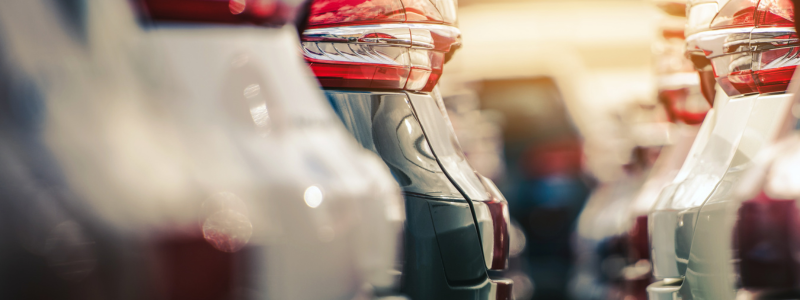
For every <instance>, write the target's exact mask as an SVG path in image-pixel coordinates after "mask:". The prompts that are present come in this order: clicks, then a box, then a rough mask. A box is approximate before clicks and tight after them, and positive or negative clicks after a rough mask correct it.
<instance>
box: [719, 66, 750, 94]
mask: <svg viewBox="0 0 800 300" xmlns="http://www.w3.org/2000/svg"><path fill="white" fill-rule="evenodd" d="M717 83H718V84H719V86H720V87H721V88H722V90H723V91H725V93H726V94H728V96H738V95H745V94H753V93H758V88H757V87H756V82H755V80H753V71H750V70H746V71H735V72H731V73H729V74H728V76H724V77H719V78H717Z"/></svg>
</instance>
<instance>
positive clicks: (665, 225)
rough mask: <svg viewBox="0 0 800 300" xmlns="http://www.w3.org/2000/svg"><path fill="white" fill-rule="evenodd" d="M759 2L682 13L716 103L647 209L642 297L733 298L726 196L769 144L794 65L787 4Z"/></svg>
mask: <svg viewBox="0 0 800 300" xmlns="http://www.w3.org/2000/svg"><path fill="white" fill-rule="evenodd" d="M761 2H762V3H761V4H759V1H749V0H748V1H721V2H720V3H717V2H715V1H710V2H709V1H706V2H701V1H696V2H692V3H690V7H689V8H688V9H687V11H688V12H689V16H688V17H689V21H688V24H687V38H686V39H687V50H688V51H689V54H690V55H692V56H698V55H702V56H704V57H705V58H706V59H707V61H706V63H707V64H708V66H710V67H712V68H713V70H714V75H715V77H716V80H717V83H718V90H717V93H716V94H717V99H716V101H715V103H714V109H713V111H714V113H713V117H707V118H706V120H705V122H704V124H703V125H702V128H701V131H700V133H699V134H698V138H697V139H696V140H695V143H694V145H693V146H692V147H693V150H692V151H698V152H697V153H699V155H698V156H697V158H696V159H694V160H688V161H687V162H686V163H684V165H683V166H682V168H681V171H680V172H679V174H678V176H677V177H676V180H675V181H673V185H671V186H669V187H667V188H665V189H664V190H663V191H662V192H661V194H660V196H659V200H658V202H657V203H656V205H655V206H654V207H653V209H652V210H651V212H650V215H649V218H650V220H649V222H650V223H649V231H650V242H651V244H650V245H651V250H652V257H653V267H654V275H655V277H656V279H657V280H659V281H658V282H656V283H654V284H652V285H651V286H649V287H648V292H649V298H650V299H674V297H684V298H686V297H690V298H694V299H731V298H733V297H735V295H736V288H735V285H734V281H735V280H736V279H735V277H736V276H737V274H736V273H735V272H733V271H732V270H733V267H732V264H733V261H732V257H731V256H730V255H729V254H730V251H731V250H730V247H731V245H732V244H731V243H730V238H731V232H730V231H726V230H724V229H723V228H725V227H726V226H728V224H727V223H726V222H728V221H729V220H725V219H724V218H722V217H721V212H722V211H724V210H722V209H721V208H722V207H725V206H727V205H728V203H730V201H733V194H732V191H733V190H734V189H735V187H737V186H738V185H740V184H742V180H743V179H742V174H743V171H744V170H745V169H747V168H748V167H749V166H750V165H751V164H752V161H753V158H754V157H756V156H757V155H758V154H759V153H760V152H762V151H763V149H764V147H765V146H766V145H767V144H769V143H771V141H774V140H775V138H776V135H777V133H778V132H779V129H780V128H781V127H782V125H783V123H784V118H783V116H785V115H786V114H787V113H788V112H789V111H790V107H791V102H792V98H793V94H791V93H789V92H787V89H788V85H789V81H790V79H791V76H792V73H793V72H794V68H795V66H796V65H797V63H798V62H800V61H798V60H797V59H796V54H794V53H795V52H796V48H794V47H793V46H794V44H793V43H795V42H796V35H795V33H794V32H795V29H794V27H793V23H794V21H793V19H794V16H793V12H792V9H791V6H790V5H791V3H790V2H789V1H761ZM787 5H788V6H787ZM793 35H794V38H793V37H792V36H793ZM793 39H794V40H793ZM793 41H794V42H793ZM695 64H696V67H698V68H699V67H701V66H698V65H697V64H698V62H697V61H696V62H695ZM709 116H712V114H710V115H709ZM705 132H708V134H706V133H705Z"/></svg>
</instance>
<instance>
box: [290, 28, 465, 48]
mask: <svg viewBox="0 0 800 300" xmlns="http://www.w3.org/2000/svg"><path fill="white" fill-rule="evenodd" d="M431 33H435V34H436V35H439V36H445V37H448V38H452V39H453V40H455V42H454V43H453V45H460V41H459V38H460V36H461V31H460V30H458V28H456V27H453V26H448V25H440V24H416V23H394V24H377V25H356V26H342V27H326V28H314V29H307V30H305V31H304V32H303V34H302V40H303V42H334V43H353V44H370V45H392V46H402V47H409V48H418V49H434V48H435V47H436V45H435V44H434V39H433V37H432V35H431ZM370 34H375V35H380V34H387V35H390V36H393V37H395V38H385V37H367V36H368V35H370Z"/></svg>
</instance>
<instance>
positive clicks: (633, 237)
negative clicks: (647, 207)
mask: <svg viewBox="0 0 800 300" xmlns="http://www.w3.org/2000/svg"><path fill="white" fill-rule="evenodd" d="M628 238H629V243H628V244H629V245H630V252H629V256H630V259H631V261H638V260H640V259H650V241H649V240H648V236H647V215H641V216H637V217H636V220H635V221H634V223H633V227H632V228H631V231H630V232H629V233H628Z"/></svg>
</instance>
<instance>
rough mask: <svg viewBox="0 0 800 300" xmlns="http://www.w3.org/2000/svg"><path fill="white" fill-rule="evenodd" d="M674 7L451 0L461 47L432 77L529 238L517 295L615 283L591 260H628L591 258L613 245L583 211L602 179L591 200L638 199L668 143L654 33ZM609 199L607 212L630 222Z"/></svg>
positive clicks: (600, 293)
mask: <svg viewBox="0 0 800 300" xmlns="http://www.w3.org/2000/svg"><path fill="white" fill-rule="evenodd" d="M673 18H674V17H669V16H667V15H666V14H664V13H663V12H661V10H659V9H658V7H657V3H655V2H650V1H571V0H569V1H565V0H556V1H546V0H540V1H531V0H529V1H523V0H506V1H502V0H500V1H499V0H491V1H490V0H461V1H459V28H460V29H461V30H462V34H463V47H462V48H461V49H460V50H459V51H458V53H457V54H456V55H454V57H453V59H452V61H450V62H449V63H448V64H447V66H446V67H445V70H446V72H445V73H444V75H443V77H442V80H441V83H440V87H441V89H442V94H443V96H444V99H445V104H446V105H447V108H448V110H449V113H450V115H451V119H452V120H453V126H454V127H455V130H456V132H457V134H458V138H459V141H460V142H461V144H462V147H463V149H464V152H465V154H466V156H467V158H468V159H469V161H470V163H471V164H472V165H473V166H474V167H475V168H476V169H477V170H478V171H479V172H481V173H482V174H484V175H485V176H487V177H490V178H492V179H493V180H495V182H497V184H498V186H499V187H500V188H501V190H502V191H503V193H504V195H505V196H506V198H507V199H508V201H509V210H510V212H511V216H512V218H513V219H514V221H515V223H514V226H515V227H516V228H515V229H517V230H518V231H516V232H517V234H524V237H525V240H526V241H527V244H526V245H527V246H526V248H525V249H524V250H518V251H522V253H521V254H519V255H518V256H517V257H515V258H512V262H511V263H510V270H509V271H507V272H508V273H509V275H508V276H509V277H511V278H512V279H513V280H514V289H515V293H514V294H515V295H516V296H517V299H570V298H577V299H607V298H615V297H617V296H619V295H615V294H614V292H613V291H611V290H612V289H614V288H613V287H608V286H606V285H605V284H604V282H610V280H607V279H605V278H597V277H598V275H597V274H600V273H602V270H587V268H590V269H591V268H592V266H593V265H597V268H598V269H602V266H600V265H602V264H604V263H605V267H606V269H608V268H611V269H615V268H616V269H617V270H610V271H608V274H616V273H619V270H618V269H621V268H622V266H623V265H624V264H625V263H624V262H617V264H618V265H620V266H616V267H614V266H610V265H609V264H611V265H613V263H610V262H612V261H613V260H614V259H612V260H606V261H595V260H596V259H594V258H591V257H590V256H594V255H596V253H597V252H598V251H599V250H597V249H598V248H603V247H610V248H613V247H614V246H606V245H605V244H604V245H602V246H600V245H597V244H596V243H591V245H587V243H586V242H585V241H584V242H581V241H582V240H586V239H587V237H582V235H587V234H589V233H579V232H578V228H577V227H578V216H579V214H580V213H581V211H582V210H583V208H584V206H585V205H586V203H587V200H588V199H589V197H590V195H592V191H593V190H594V191H600V190H603V191H604V193H601V194H602V195H599V196H596V197H593V198H604V199H600V200H595V201H596V202H597V201H601V202H602V201H606V200H607V199H606V198H614V199H612V200H615V199H616V198H625V196H626V195H627V196H628V198H632V197H633V194H634V193H635V191H637V190H638V188H639V186H640V185H641V184H642V181H643V180H644V177H645V175H646V173H647V171H648V170H649V168H650V166H652V164H653V162H654V161H655V158H656V157H657V155H658V152H659V149H660V148H661V146H663V145H667V144H669V143H670V140H669V138H670V137H669V130H670V125H667V124H668V123H667V121H668V116H667V114H666V113H665V111H664V109H663V107H661V102H659V100H658V96H657V88H656V87H657V74H656V73H657V70H656V69H657V68H658V66H657V65H658V63H659V61H657V60H656V58H657V57H660V56H657V54H658V51H659V50H658V49H660V48H659V45H656V43H657V42H659V41H662V40H665V38H664V36H663V35H662V30H661V28H662V27H664V26H665V25H664V24H665V23H669V22H671V21H673V22H674V20H672V19H673ZM680 21H681V20H678V22H677V24H678V30H679V31H680V32H681V33H682V25H683V24H682V23H681V22H680ZM680 38H682V34H681V35H680ZM682 42H683V41H682V40H680V42H679V47H680V46H682ZM661 48H663V47H661ZM662 52H663V51H662ZM654 53H655V54H654ZM675 56H676V57H677V59H674V57H672V58H673V61H677V62H669V61H668V62H666V64H668V65H669V64H676V63H677V64H678V65H684V64H685V59H683V56H682V49H681V48H679V49H678V51H675ZM661 64H662V65H663V64H664V62H661ZM667 68H669V66H667ZM695 76H696V75H695ZM703 102H704V101H703ZM630 179H635V180H630ZM619 182H625V183H626V184H625V186H623V187H618V186H617V184H616V183H619ZM603 186H613V187H612V188H610V189H613V190H614V191H608V190H609V188H606V189H602V188H600V187H603ZM595 194H597V192H595ZM616 208H617V210H618V211H619V212H617V213H616V214H617V215H614V216H609V217H608V222H612V223H613V222H625V221H621V220H626V219H627V218H625V217H623V216H622V213H623V211H624V212H627V209H626V206H624V205H622V206H616ZM587 209H590V207H587ZM624 225H628V224H611V225H607V226H606V228H608V230H607V231H611V232H610V233H608V232H603V233H598V234H596V235H597V236H599V238H597V239H596V240H598V242H597V243H612V244H613V242H609V241H608V240H609V239H610V238H609V237H616V236H617V235H618V234H620V233H621V232H619V231H621V230H624V228H626V227H625V226H624ZM600 227H602V226H600ZM590 240H591V239H590ZM581 247H583V249H582V248H581ZM619 247H623V246H619ZM514 251H515V248H514V246H512V256H513V254H514V253H513V252H514ZM620 252H621V253H622V252H624V251H620ZM621 253H619V255H617V257H616V259H618V260H619V259H623V260H624V257H623V258H620V257H619V256H620V255H621ZM587 260H589V261H594V262H589V261H587ZM601 260H603V259H601ZM611 276H616V275H611ZM587 278H588V279H587ZM578 285H579V286H578ZM620 289H621V288H620ZM642 290H643V289H642ZM619 297H620V298H621V297H622V296H619ZM626 299H627V298H626Z"/></svg>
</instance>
